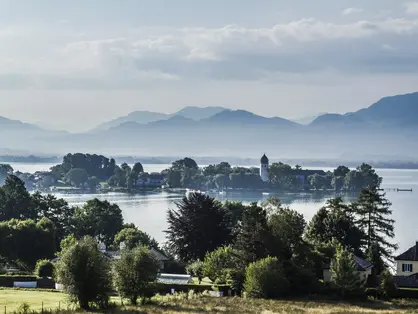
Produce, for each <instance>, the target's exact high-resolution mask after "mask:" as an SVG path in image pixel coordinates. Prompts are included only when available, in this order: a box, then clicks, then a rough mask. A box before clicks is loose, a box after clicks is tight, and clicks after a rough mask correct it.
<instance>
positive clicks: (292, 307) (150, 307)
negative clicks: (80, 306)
mask: <svg viewBox="0 0 418 314" xmlns="http://www.w3.org/2000/svg"><path fill="white" fill-rule="evenodd" d="M23 300H25V302H26V303H27V305H28V306H29V310H30V311H35V312H38V313H40V312H41V311H42V302H43V303H44V312H48V311H51V312H58V311H57V310H58V307H59V305H60V308H61V310H62V313H77V312H78V310H74V308H73V306H70V307H68V306H69V305H68V304H67V303H66V297H65V295H64V294H62V293H57V292H46V291H44V292H39V291H22V290H1V291H0V307H1V308H2V310H3V309H4V307H5V306H6V307H7V313H13V312H17V311H19V308H21V304H22V302H23ZM112 301H114V302H115V303H116V304H117V308H113V309H110V310H109V312H111V313H150V314H154V313H295V314H296V313H306V314H310V313H315V314H322V313H324V314H325V313H356V314H358V313H385V314H386V313H387V314H389V313H390V314H395V313H396V314H398V313H399V314H400V313H416V312H418V303H417V302H415V301H407V300H400V301H397V302H382V301H372V300H370V301H364V302H352V303H349V302H342V301H327V300H315V299H312V300H309V299H298V300H281V301H277V300H260V299H241V298H211V297H207V296H198V295H193V294H189V295H185V294H178V295H173V296H171V295H170V296H156V297H154V298H153V299H152V301H151V303H149V304H146V305H142V306H138V307H133V306H125V305H123V306H122V305H121V304H120V299H117V298H114V299H112ZM83 313H85V312H83Z"/></svg>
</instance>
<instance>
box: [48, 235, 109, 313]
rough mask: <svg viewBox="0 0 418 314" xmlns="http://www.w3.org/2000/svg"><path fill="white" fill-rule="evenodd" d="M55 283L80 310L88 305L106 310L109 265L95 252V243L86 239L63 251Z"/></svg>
mask: <svg viewBox="0 0 418 314" xmlns="http://www.w3.org/2000/svg"><path fill="white" fill-rule="evenodd" d="M56 276H57V282H59V283H60V284H62V285H63V287H64V290H65V291H66V292H67V293H68V294H69V296H70V299H71V300H72V301H73V302H78V303H79V305H80V307H81V308H82V309H89V307H90V303H95V304H96V305H97V306H99V307H100V308H103V307H106V306H107V305H108V301H109V294H110V292H111V282H110V265H109V262H108V260H107V259H106V257H104V256H103V254H102V253H101V252H99V250H98V249H97V243H96V241H95V240H94V239H93V238H91V237H86V238H84V239H83V240H82V241H79V242H78V243H77V244H75V245H74V246H72V247H70V248H68V249H67V250H65V251H64V252H63V254H62V256H61V259H60V261H59V262H58V264H57V266H56Z"/></svg>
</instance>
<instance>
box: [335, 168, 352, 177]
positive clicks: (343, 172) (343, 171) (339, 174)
mask: <svg viewBox="0 0 418 314" xmlns="http://www.w3.org/2000/svg"><path fill="white" fill-rule="evenodd" d="M349 172H350V169H349V168H348V167H346V166H338V167H337V168H336V169H335V170H334V176H335V177H343V178H345V176H346V175H347V173H349Z"/></svg>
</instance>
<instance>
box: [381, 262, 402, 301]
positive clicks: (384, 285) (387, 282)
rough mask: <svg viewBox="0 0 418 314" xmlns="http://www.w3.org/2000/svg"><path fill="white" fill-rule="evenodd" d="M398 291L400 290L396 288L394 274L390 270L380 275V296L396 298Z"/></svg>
mask: <svg viewBox="0 0 418 314" xmlns="http://www.w3.org/2000/svg"><path fill="white" fill-rule="evenodd" d="M397 289H398V288H397V287H396V284H395V281H394V280H393V276H392V274H391V273H390V271H389V270H387V269H385V270H384V271H383V272H382V274H381V275H380V284H379V290H380V294H381V295H382V296H383V297H384V298H387V299H390V298H393V297H394V296H396V292H397Z"/></svg>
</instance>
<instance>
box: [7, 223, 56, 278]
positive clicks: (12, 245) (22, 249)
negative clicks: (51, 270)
mask: <svg viewBox="0 0 418 314" xmlns="http://www.w3.org/2000/svg"><path fill="white" fill-rule="evenodd" d="M55 249H56V244H55V234H54V226H53V224H52V222H51V221H50V220H48V219H46V218H42V219H41V220H40V221H39V222H38V223H35V221H33V220H16V219H12V220H9V221H7V222H1V223H0V252H1V256H2V257H3V258H5V259H6V260H7V261H9V262H15V263H17V264H19V265H20V266H21V267H23V268H25V269H27V270H33V269H34V267H35V264H36V262H37V261H38V260H39V259H44V258H52V257H53V256H54V253H55Z"/></svg>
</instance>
